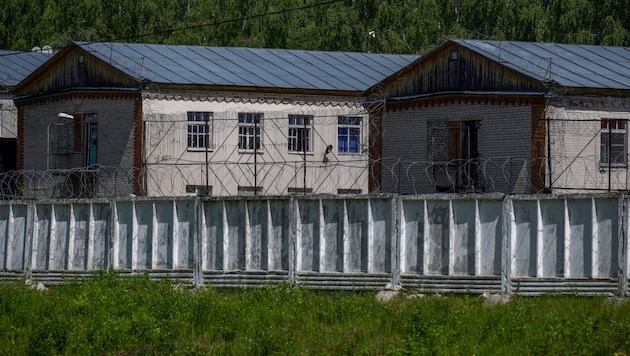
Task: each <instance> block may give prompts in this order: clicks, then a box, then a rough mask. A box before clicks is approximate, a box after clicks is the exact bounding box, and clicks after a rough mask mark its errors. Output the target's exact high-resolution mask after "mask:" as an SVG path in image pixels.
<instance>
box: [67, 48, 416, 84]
mask: <svg viewBox="0 0 630 356" xmlns="http://www.w3.org/2000/svg"><path fill="white" fill-rule="evenodd" d="M77 45H79V46H80V47H82V48H83V49H85V50H86V51H89V52H90V53H92V54H93V55H95V56H96V57H98V58H100V59H101V60H103V61H105V62H107V63H109V64H111V65H112V66H114V67H115V68H117V69H118V70H120V71H122V72H124V73H126V74H127V75H129V76H131V77H133V78H136V79H138V80H149V81H151V82H154V83H167V84H200V85H218V86H239V87H265V88H287V89H315V90H317V89H319V90H344V91H363V90H365V89H367V88H368V87H369V86H371V85H373V84H374V83H377V82H379V81H381V80H382V79H384V78H385V77H387V76H388V75H389V74H391V73H394V72H396V71H398V70H400V69H401V68H403V67H404V66H406V65H408V64H410V63H411V62H413V61H414V60H416V59H418V57H419V56H417V55H393V54H373V53H356V52H319V51H303V50H286V49H263V48H240V47H201V46H173V45H158V44H131V43H84V42H79V43H77Z"/></svg>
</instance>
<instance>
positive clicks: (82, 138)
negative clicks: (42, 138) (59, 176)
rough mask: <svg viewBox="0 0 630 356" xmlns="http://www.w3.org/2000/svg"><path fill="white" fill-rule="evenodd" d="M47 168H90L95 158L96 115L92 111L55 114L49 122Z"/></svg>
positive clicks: (96, 156)
mask: <svg viewBox="0 0 630 356" xmlns="http://www.w3.org/2000/svg"><path fill="white" fill-rule="evenodd" d="M48 146H49V157H48V160H49V162H48V167H49V168H53V169H64V168H74V167H89V166H93V165H96V164H97V159H98V152H97V151H98V118H97V114H94V113H85V114H83V113H75V114H72V115H68V114H65V116H58V121H56V122H51V123H50V124H49V125H48Z"/></svg>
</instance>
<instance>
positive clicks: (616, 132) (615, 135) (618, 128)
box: [599, 119, 628, 168]
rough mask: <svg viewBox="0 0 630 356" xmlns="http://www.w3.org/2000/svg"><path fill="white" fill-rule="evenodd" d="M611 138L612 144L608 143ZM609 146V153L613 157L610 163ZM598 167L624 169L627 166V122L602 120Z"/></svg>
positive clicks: (623, 120) (622, 120)
mask: <svg viewBox="0 0 630 356" xmlns="http://www.w3.org/2000/svg"><path fill="white" fill-rule="evenodd" d="M611 124H612V125H611ZM611 138H612V140H613V142H610V141H609V140H610V139H611ZM609 144H610V151H611V152H610V153H614V156H615V157H614V159H612V160H611V161H610V162H609V160H610V158H611V157H612V155H611V154H610V153H609V152H608V148H609ZM599 165H600V167H602V168H607V167H611V168H625V167H626V166H627V165H628V120H625V119H602V121H601V131H600V154H599Z"/></svg>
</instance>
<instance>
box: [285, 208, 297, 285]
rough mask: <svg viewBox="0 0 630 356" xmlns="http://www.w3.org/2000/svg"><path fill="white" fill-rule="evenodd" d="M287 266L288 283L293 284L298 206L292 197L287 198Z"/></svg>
mask: <svg viewBox="0 0 630 356" xmlns="http://www.w3.org/2000/svg"><path fill="white" fill-rule="evenodd" d="M288 204H289V209H288V210H289V251H288V252H289V256H288V257H289V266H288V270H289V271H288V278H289V283H290V284H293V283H295V282H296V281H297V254H298V250H297V248H298V246H297V243H296V240H297V217H298V214H299V213H298V210H297V209H298V206H297V202H296V200H295V198H294V197H293V196H290V197H289V200H288Z"/></svg>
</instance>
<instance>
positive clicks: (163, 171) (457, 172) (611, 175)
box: [0, 156, 629, 200]
mask: <svg viewBox="0 0 630 356" xmlns="http://www.w3.org/2000/svg"><path fill="white" fill-rule="evenodd" d="M563 162H565V163H566V162H571V164H570V165H569V166H568V167H567V168H566V169H564V170H562V171H561V172H557V173H553V172H551V177H553V179H550V173H549V164H550V163H551V166H552V167H553V166H554V165H557V166H561V165H562V163H563ZM256 164H257V166H255V164H254V163H252V162H230V161H224V162H210V163H208V164H205V162H204V163H187V164H176V165H170V164H167V165H162V164H151V165H147V166H145V167H144V168H142V169H127V170H125V169H121V168H116V167H104V166H91V167H83V168H74V169H55V170H43V171H40V170H21V171H9V172H4V173H0V197H1V198H2V199H4V200H32V199H95V198H115V197H128V196H130V195H131V196H134V195H145V196H150V197H160V196H187V195H188V196H190V195H202V196H203V195H208V196H234V195H239V194H248V195H251V194H254V193H256V194H257V195H288V194H339V193H341V194H345V193H353V194H358V193H360V194H366V193H398V194H431V193H444V192H447V193H504V194H530V193H569V192H608V191H628V190H629V189H628V188H629V182H628V167H627V166H624V167H613V168H611V169H609V168H607V167H605V166H600V165H599V164H597V163H595V164H594V163H593V157H580V158H578V159H576V158H575V157H567V156H565V157H554V158H553V159H552V160H549V159H548V158H539V159H535V160H527V159H517V158H511V157H493V158H479V159H469V160H450V161H443V162H435V161H410V160H404V159H401V158H400V157H390V158H384V159H380V160H361V159H358V160H356V161H351V162H327V163H321V164H319V165H317V164H314V163H311V164H310V166H309V165H307V167H306V171H307V180H308V182H309V184H308V186H309V188H308V189H303V188H304V185H303V174H304V166H303V165H302V164H301V162H260V163H256ZM376 165H378V166H379V167H380V175H379V176H374V175H372V176H370V175H371V174H373V173H374V172H375V170H374V169H373V168H374V166H376ZM255 172H257V173H255ZM254 174H256V175H257V176H254ZM368 180H372V181H373V182H376V183H375V184H374V186H373V187H372V189H371V191H368V189H367V181H368ZM207 183H208V184H207ZM243 187H249V188H252V187H259V189H255V190H252V189H249V190H247V189H242V188H243Z"/></svg>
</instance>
